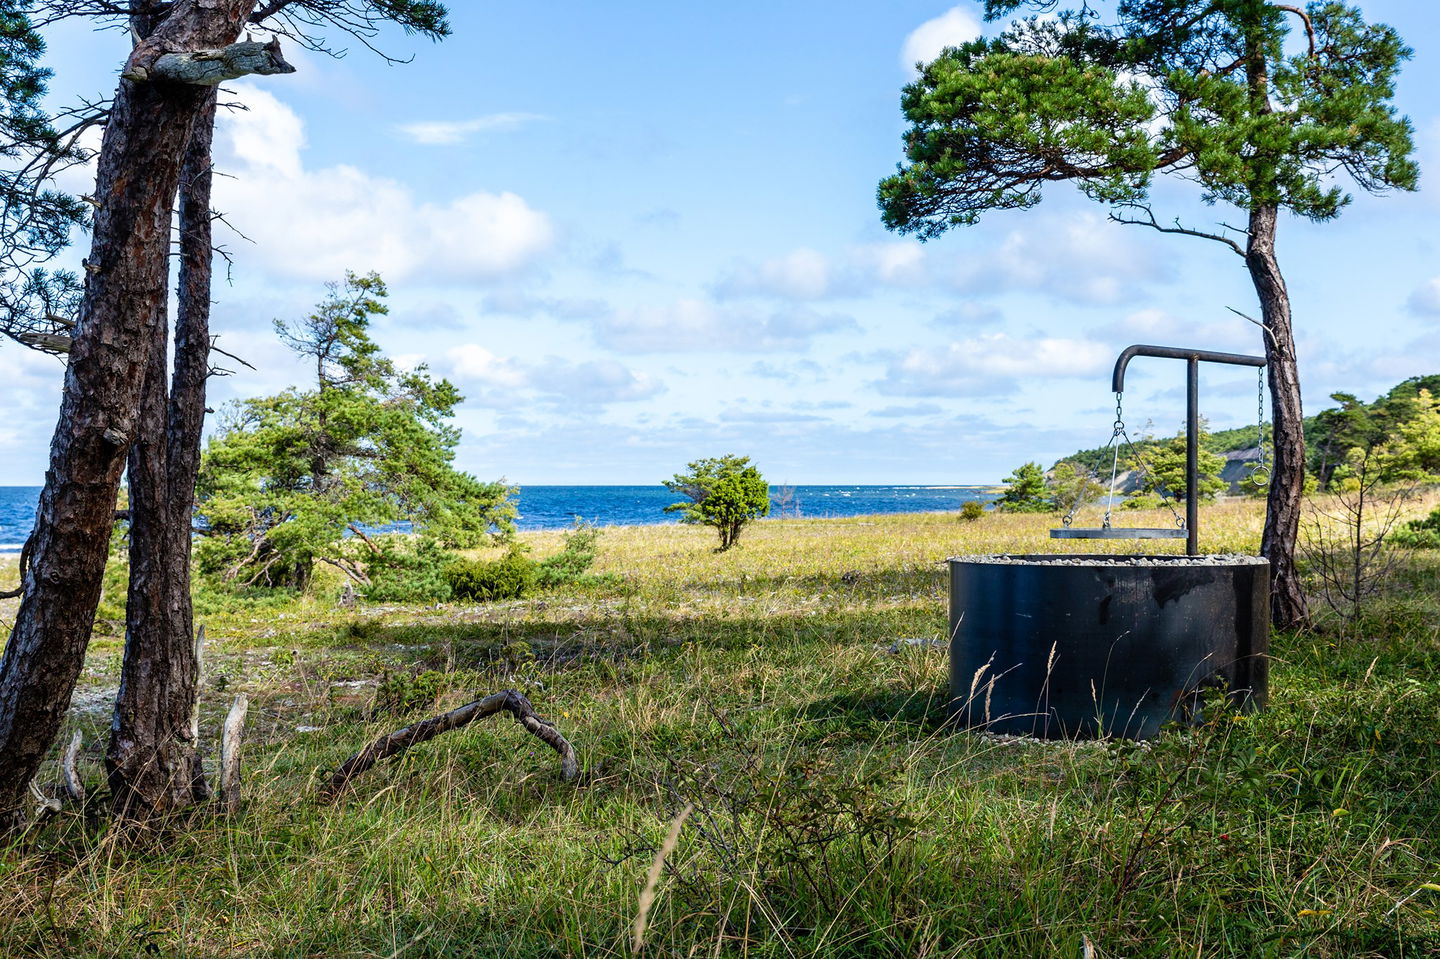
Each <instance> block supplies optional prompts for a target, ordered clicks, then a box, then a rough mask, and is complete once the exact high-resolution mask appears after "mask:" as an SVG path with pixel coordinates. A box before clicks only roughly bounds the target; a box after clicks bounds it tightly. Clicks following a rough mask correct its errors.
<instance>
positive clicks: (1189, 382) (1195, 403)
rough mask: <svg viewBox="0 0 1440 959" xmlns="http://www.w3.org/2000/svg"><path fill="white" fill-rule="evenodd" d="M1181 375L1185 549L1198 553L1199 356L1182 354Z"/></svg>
mask: <svg viewBox="0 0 1440 959" xmlns="http://www.w3.org/2000/svg"><path fill="white" fill-rule="evenodd" d="M1186 360H1187V363H1186V371H1185V372H1186V376H1185V553H1186V555H1188V556H1198V555H1199V553H1200V531H1199V530H1198V529H1196V525H1197V524H1198V523H1199V520H1200V491H1199V490H1198V489H1196V487H1197V486H1199V485H1200V357H1198V356H1189V357H1186Z"/></svg>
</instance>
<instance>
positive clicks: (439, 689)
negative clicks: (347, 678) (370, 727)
mask: <svg viewBox="0 0 1440 959" xmlns="http://www.w3.org/2000/svg"><path fill="white" fill-rule="evenodd" d="M450 685H451V677H449V676H447V675H446V674H445V673H442V672H439V671H438V670H434V669H427V670H425V671H424V672H422V673H386V674H385V675H384V676H382V677H381V679H380V685H379V686H377V687H376V688H375V702H374V705H373V706H372V707H371V709H370V713H371V716H372V717H376V718H378V717H380V716H403V715H405V714H406V713H413V712H416V711H418V710H421V709H429V708H430V707H432V706H434V705H435V700H437V699H439V698H440V694H441V693H443V692H447V691H448V690H449V689H450Z"/></svg>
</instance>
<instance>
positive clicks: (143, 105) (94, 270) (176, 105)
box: [0, 0, 253, 827]
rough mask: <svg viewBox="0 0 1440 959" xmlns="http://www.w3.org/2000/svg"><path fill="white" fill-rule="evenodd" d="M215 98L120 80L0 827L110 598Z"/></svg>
mask: <svg viewBox="0 0 1440 959" xmlns="http://www.w3.org/2000/svg"><path fill="white" fill-rule="evenodd" d="M252 9H253V3H252V2H250V0H178V2H177V3H176V4H174V5H173V6H170V7H167V8H166V13H165V16H164V18H163V20H161V21H160V22H159V25H158V27H157V28H156V29H155V31H154V33H152V34H150V35H149V36H148V37H146V38H145V39H143V40H142V41H141V42H140V43H139V44H138V45H137V46H136V48H135V49H134V51H133V52H132V54H131V56H130V59H129V61H128V63H127V68H126V70H125V73H126V74H127V75H135V71H134V68H135V67H137V66H138V67H142V68H143V67H146V66H148V65H153V63H154V61H155V60H156V59H157V58H158V57H160V56H161V55H162V54H165V53H171V52H175V51H183V50H200V49H213V48H217V47H224V46H227V45H229V44H231V43H233V42H234V41H235V40H236V39H237V38H238V36H239V34H240V30H241V27H242V26H243V24H244V22H245V18H246V15H247V14H248V13H250V12H251V10H252ZM210 93H211V91H210V90H209V89H208V88H203V87H195V86H191V85H187V84H180V83H170V82H149V81H144V80H138V81H137V80H133V79H128V78H126V79H122V80H121V81H120V84H119V87H118V89H117V91H116V95H115V99H114V102H113V104H112V107H111V112H110V116H109V119H108V122H107V124H106V127H105V137H104V140H103V141H102V144H101V148H100V154H99V158H98V165H97V176H96V189H95V194H94V195H95V196H96V198H97V199H98V202H99V205H98V207H97V208H96V210H95V214H94V227H93V237H92V241H91V248H90V255H89V257H88V258H87V259H86V277H85V294H84V298H83V300H82V303H81V306H80V312H79V317H78V322H77V325H76V329H75V336H74V340H73V343H72V347H71V351H70V358H69V363H68V365H67V368H66V371H65V388H64V394H63V397H62V399H61V405H60V418H59V422H58V423H57V425H56V429H55V435H54V438H53V439H52V441H51V446H50V465H49V469H48V470H47V471H46V474H45V487H44V490H43V491H42V492H41V495H40V503H39V507H38V509H37V511H36V517H35V529H34V532H33V533H32V547H31V549H32V556H31V564H30V567H29V570H28V571H27V573H26V576H25V582H24V585H25V596H24V599H23V600H22V601H21V604H20V608H19V610H18V611H17V613H16V618H15V624H14V627H13V628H12V630H11V634H10V640H9V642H8V643H7V644H6V646H5V653H4V657H3V659H0V827H3V826H5V825H9V824H12V823H13V822H15V821H16V819H17V817H19V816H20V815H21V810H22V809H23V807H24V803H25V796H26V792H27V789H28V786H29V783H30V780H31V779H32V778H33V777H34V775H35V773H36V771H37V770H38V769H39V766H40V762H41V760H42V759H43V757H44V755H45V753H46V751H47V750H48V749H49V748H50V746H51V744H52V743H53V742H54V740H55V736H56V733H57V732H58V731H59V728H60V724H61V721H62V720H63V719H64V716H65V711H66V709H67V708H68V707H69V703H70V696H71V694H72V693H73V692H74V688H75V681H76V679H77V678H78V676H79V673H80V669H81V666H82V665H83V663H84V659H85V647H86V645H87V643H88V641H89V637H90V630H91V627H92V625H93V623H94V619H95V609H96V606H97V605H98V603H99V600H100V587H101V579H102V576H103V575H104V572H105V562H106V559H107V556H108V552H109V542H110V529H111V525H112V520H113V514H114V510H115V495H116V492H117V490H118V488H119V484H120V474H121V470H122V469H123V468H124V465H125V461H126V457H127V456H128V454H129V450H130V445H131V443H132V442H133V441H134V438H135V436H136V432H137V425H138V420H139V410H140V399H141V394H142V390H143V388H144V385H145V381H146V371H147V368H148V367H149V366H150V364H151V362H152V347H153V343H154V338H155V335H156V334H155V329H156V324H157V323H158V322H159V320H160V311H161V307H162V304H163V302H164V299H165V293H166V278H167V271H168V259H169V258H168V253H169V241H170V225H171V214H172V212H173V209H174V200H175V195H176V190H177V187H178V185H179V179H180V167H181V164H182V161H183V158H184V155H185V151H186V148H187V146H188V144H189V143H190V139H191V133H192V131H193V129H194V125H195V120H196V118H197V117H199V116H200V115H201V113H202V112H203V110H204V107H205V104H206V103H207V102H208V97H209V94H210Z"/></svg>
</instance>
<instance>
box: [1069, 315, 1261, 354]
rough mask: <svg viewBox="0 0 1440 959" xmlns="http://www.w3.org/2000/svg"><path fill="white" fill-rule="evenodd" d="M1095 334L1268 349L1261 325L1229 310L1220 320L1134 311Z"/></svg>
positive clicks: (1119, 338)
mask: <svg viewBox="0 0 1440 959" xmlns="http://www.w3.org/2000/svg"><path fill="white" fill-rule="evenodd" d="M1092 333H1093V334H1097V335H1101V336H1104V337H1106V338H1108V339H1111V340H1114V341H1123V345H1129V344H1131V343H1158V344H1162V345H1167V346H1201V345H1203V346H1204V347H1205V349H1207V350H1224V351H1228V352H1234V353H1263V352H1264V350H1265V344H1264V342H1263V340H1262V337H1263V336H1264V334H1263V333H1262V332H1261V329H1260V327H1258V326H1256V325H1255V324H1254V323H1251V322H1250V321H1249V320H1247V319H1245V318H1244V317H1241V316H1236V315H1235V314H1233V313H1229V312H1222V313H1221V314H1220V316H1219V318H1218V319H1209V320H1197V319H1193V318H1191V319H1186V318H1182V317H1179V316H1176V315H1175V314H1174V313H1170V312H1167V311H1165V310H1160V309H1153V308H1149V309H1143V310H1135V311H1134V312H1132V313H1127V314H1126V315H1125V316H1123V317H1122V318H1121V319H1119V320H1118V321H1116V322H1114V323H1111V324H1109V325H1107V326H1104V327H1102V328H1100V329H1098V330H1094V331H1092Z"/></svg>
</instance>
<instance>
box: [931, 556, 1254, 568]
mask: <svg viewBox="0 0 1440 959" xmlns="http://www.w3.org/2000/svg"><path fill="white" fill-rule="evenodd" d="M950 562H952V563H986V564H990V565H994V566H1144V567H1158V566H1266V565H1269V562H1270V561H1269V560H1267V559H1265V558H1263V557H1260V556H1248V555H1245V554H1243V553H1214V554H1211V555H1207V556H1108V555H1106V556H1067V555H1065V554H1063V553H1042V554H1039V555H1031V556H1014V555H1010V554H1005V553H1000V554H988V555H987V554H980V555H975V556H952V557H950Z"/></svg>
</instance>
